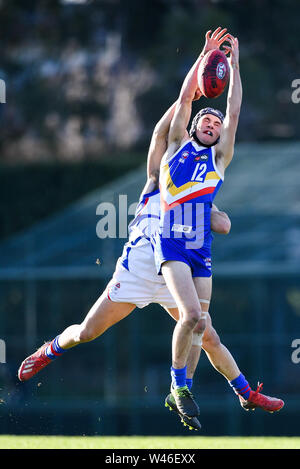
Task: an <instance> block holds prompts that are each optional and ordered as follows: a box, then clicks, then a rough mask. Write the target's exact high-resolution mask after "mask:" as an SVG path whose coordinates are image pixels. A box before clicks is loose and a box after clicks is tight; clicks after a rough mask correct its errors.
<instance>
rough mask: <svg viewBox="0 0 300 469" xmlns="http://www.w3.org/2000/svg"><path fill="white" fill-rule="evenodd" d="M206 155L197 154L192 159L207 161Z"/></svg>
mask: <svg viewBox="0 0 300 469" xmlns="http://www.w3.org/2000/svg"><path fill="white" fill-rule="evenodd" d="M207 160H208V155H207V154H206V153H205V154H204V155H198V156H196V158H194V161H207Z"/></svg>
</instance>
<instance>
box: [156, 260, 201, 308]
mask: <svg viewBox="0 0 300 469" xmlns="http://www.w3.org/2000/svg"><path fill="white" fill-rule="evenodd" d="M162 274H163V276H164V279H165V281H166V284H167V287H168V288H169V291H170V293H171V295H172V296H173V298H174V300H175V302H176V305H177V307H178V309H179V311H180V314H182V313H183V314H185V313H197V312H199V311H201V306H200V303H199V299H198V295H197V291H196V288H195V285H194V282H193V278H192V274H191V269H190V267H189V266H188V265H187V264H185V263H184V262H180V261H168V262H165V263H164V264H163V265H162Z"/></svg>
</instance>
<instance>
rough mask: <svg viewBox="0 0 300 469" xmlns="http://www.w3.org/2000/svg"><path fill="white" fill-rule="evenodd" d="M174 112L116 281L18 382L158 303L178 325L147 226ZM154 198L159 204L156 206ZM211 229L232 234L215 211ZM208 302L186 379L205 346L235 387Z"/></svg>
mask: <svg viewBox="0 0 300 469" xmlns="http://www.w3.org/2000/svg"><path fill="white" fill-rule="evenodd" d="M200 97H201V93H200V91H199V90H197V92H196V94H195V99H196V100H198V99H199V98H200ZM175 106H176V103H174V104H173V106H171V108H170V109H169V110H168V111H167V112H166V113H165V115H164V116H163V117H162V118H161V120H160V121H159V122H158V124H157V125H156V127H155V129H154V132H153V135H152V139H151V143H150V147H149V152H148V160H147V183H146V185H145V188H144V190H143V193H142V195H141V198H140V204H139V206H138V208H137V213H136V215H137V216H136V217H135V219H134V221H133V222H132V223H131V225H130V227H129V231H130V236H129V241H128V243H126V245H125V246H124V250H123V254H122V256H121V257H120V258H119V260H118V262H117V266H116V270H115V273H114V275H113V277H112V280H111V281H110V282H109V283H108V286H107V288H106V289H105V291H104V292H103V293H102V295H101V296H100V297H99V298H98V300H97V301H96V302H95V304H94V305H93V306H92V308H91V309H90V311H89V312H88V314H87V315H86V317H85V319H84V320H83V322H82V323H81V324H73V325H71V326H69V327H67V328H66V329H65V330H64V331H63V332H62V333H61V334H60V335H58V336H57V337H55V339H53V340H52V341H51V342H47V343H46V344H44V345H42V346H41V347H40V348H39V349H38V350H37V351H36V352H35V353H33V354H32V355H30V356H29V357H27V358H26V359H25V360H24V361H23V362H22V364H21V366H20V368H19V371H18V377H19V379H20V381H27V380H28V379H30V378H31V377H33V376H34V375H36V374H37V373H38V372H39V371H41V370H42V369H43V368H44V367H45V366H47V365H48V364H49V363H51V362H52V361H53V360H54V359H56V358H57V357H59V356H61V355H62V354H63V352H65V351H66V350H68V349H70V348H72V347H74V346H77V345H79V344H81V343H86V342H89V341H92V340H94V339H96V338H97V337H99V336H101V335H102V334H103V333H104V332H105V331H106V330H107V329H108V328H110V327H111V326H113V325H114V324H116V323H118V322H119V321H120V320H122V319H123V318H125V317H126V316H128V315H129V314H130V313H131V312H132V311H133V310H134V309H135V308H136V307H138V308H143V307H144V306H146V305H148V304H150V303H159V304H161V305H162V306H163V307H164V308H165V309H166V310H167V311H168V313H169V314H170V315H171V316H172V317H173V318H174V319H175V320H176V321H177V320H178V319H179V313H178V310H177V307H176V303H175V301H174V300H173V298H172V296H171V295H170V293H169V290H168V289H167V287H166V285H165V282H164V280H163V278H162V276H158V275H157V273H156V270H155V263H154V257H153V250H152V247H151V244H150V240H149V234H150V231H151V228H149V226H151V221H150V223H149V220H151V218H153V220H152V222H153V221H154V223H155V216H156V215H157V207H159V203H158V201H157V194H158V185H157V184H158V176H159V167H160V161H161V159H162V156H163V154H164V152H165V150H166V145H167V135H168V131H169V126H170V122H171V119H172V117H173V115H174V110H175ZM155 198H156V202H155V203H153V202H154V200H155ZM148 204H149V205H148ZM150 206H152V209H153V210H152V209H150ZM145 215H146V216H145ZM152 216H153V217H152ZM147 220H148V223H147ZM211 223H212V229H213V230H214V231H216V232H218V233H224V234H227V233H228V232H229V230H230V220H229V218H228V216H227V215H226V214H225V213H224V212H220V211H218V209H217V208H216V207H214V210H213V211H212V217H211ZM210 297H211V291H210V289H207V290H206V289H204V290H203V291H202V292H201V294H200V302H201V306H202V311H203V312H206V329H205V332H204V334H203V333H202V332H201V333H199V332H198V331H197V329H195V330H194V339H193V346H192V348H191V352H190V356H189V360H188V378H189V379H190V380H192V378H193V375H194V371H195V369H196V366H197V363H198V360H199V356H200V352H201V345H202V347H203V349H204V350H205V352H206V354H207V356H208V358H209V360H210V362H211V363H212V365H213V367H214V368H215V369H216V370H217V371H219V372H220V373H221V374H222V375H223V376H224V377H225V378H226V379H227V380H228V381H231V380H233V379H234V378H236V377H237V376H239V374H240V371H239V368H238V366H237V364H236V362H235V360H234V359H233V357H232V355H231V354H230V352H229V351H228V349H227V348H226V347H225V346H224V345H223V344H222V343H221V341H220V338H219V336H218V334H217V333H216V331H215V329H214V328H213V326H212V322H211V318H210V315H209V313H208V311H209V302H210ZM166 405H168V406H169V407H170V408H172V409H173V410H175V411H176V412H178V409H177V407H176V403H175V402H174V400H173V398H172V395H171V394H170V395H169V396H167V399H166ZM178 414H179V416H180V418H181V419H182V421H183V423H184V424H187V425H188V426H189V427H190V428H194V429H199V428H200V427H201V426H200V423H199V421H198V419H197V418H193V419H189V418H187V417H185V416H183V415H181V414H180V413H179V412H178Z"/></svg>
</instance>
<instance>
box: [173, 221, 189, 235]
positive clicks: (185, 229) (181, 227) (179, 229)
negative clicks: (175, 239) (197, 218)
mask: <svg viewBox="0 0 300 469" xmlns="http://www.w3.org/2000/svg"><path fill="white" fill-rule="evenodd" d="M172 231H177V232H178V233H190V232H191V231H192V227H191V226H188V225H179V224H178V223H174V225H173V226H172Z"/></svg>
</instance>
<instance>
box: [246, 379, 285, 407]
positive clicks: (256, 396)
mask: <svg viewBox="0 0 300 469" xmlns="http://www.w3.org/2000/svg"><path fill="white" fill-rule="evenodd" d="M262 387H263V383H261V384H259V383H258V385H257V389H256V391H252V390H251V391H250V396H249V398H248V399H247V400H246V399H244V398H243V397H242V396H240V395H239V400H240V403H241V406H242V407H243V409H245V410H250V409H251V410H255V409H256V408H257V407H260V408H261V409H263V410H265V411H266V412H271V413H272V412H277V411H278V410H280V409H281V408H282V407H283V406H284V402H283V401H282V400H281V399H277V398H276V397H269V396H265V395H264V394H261V393H260V392H259V391H260V390H261V389H262Z"/></svg>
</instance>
